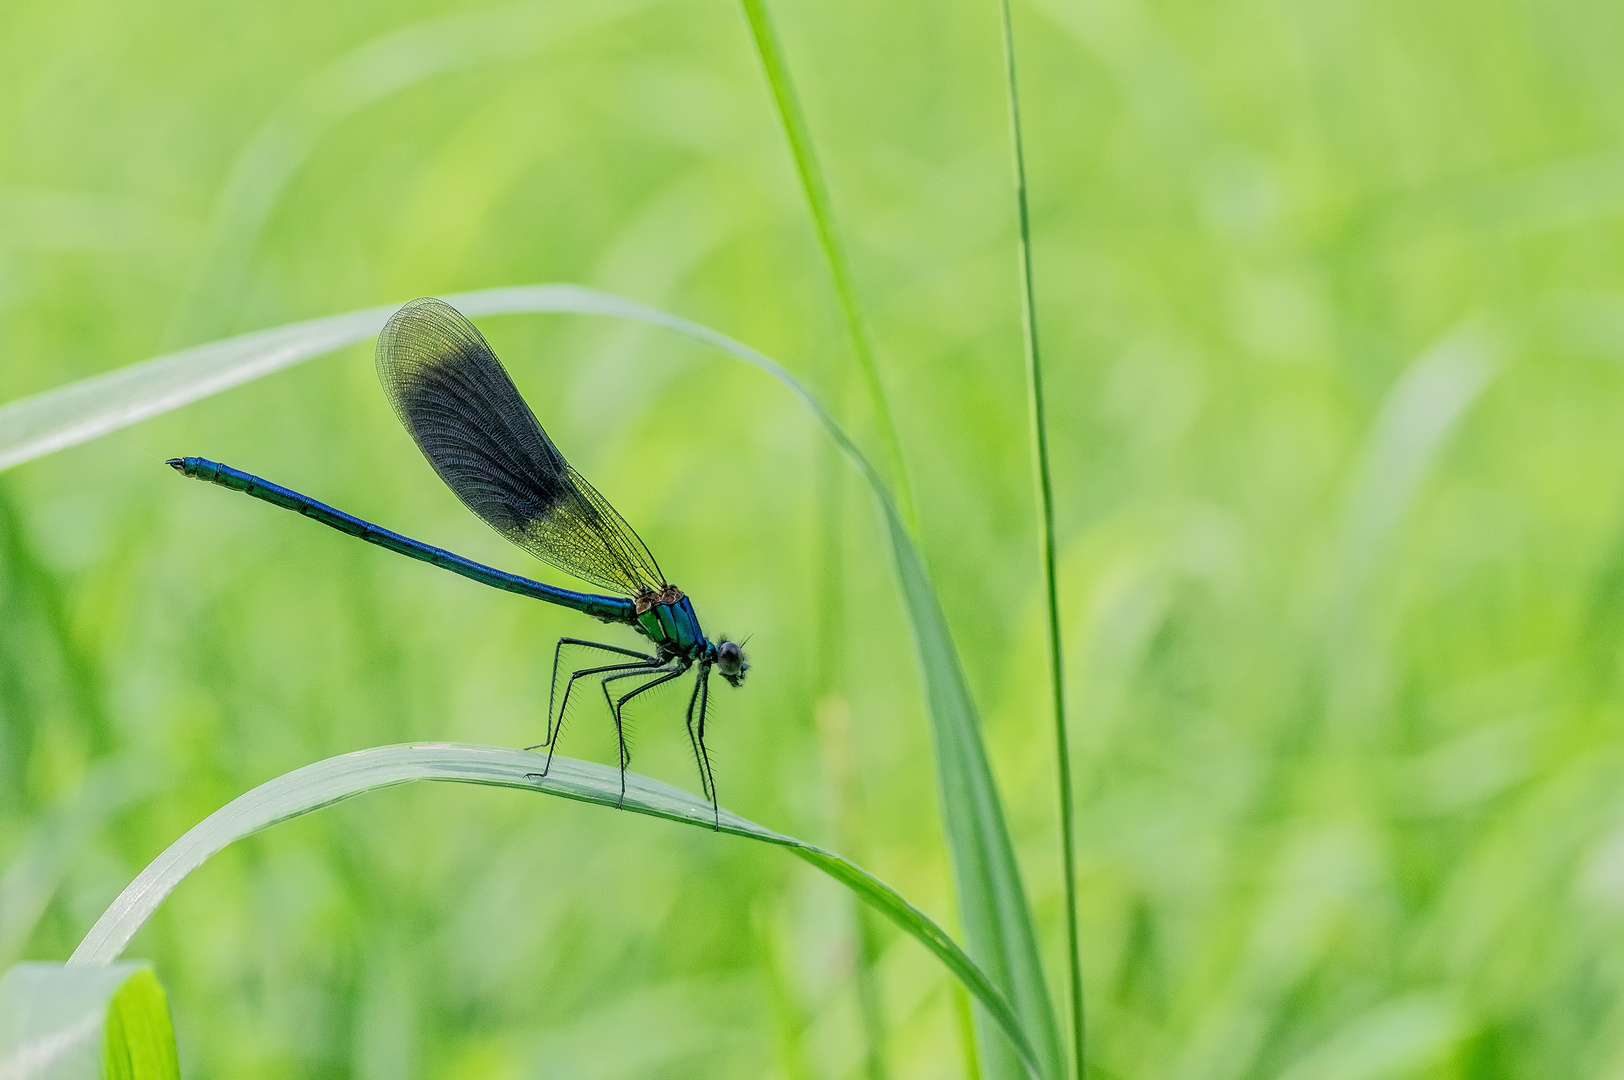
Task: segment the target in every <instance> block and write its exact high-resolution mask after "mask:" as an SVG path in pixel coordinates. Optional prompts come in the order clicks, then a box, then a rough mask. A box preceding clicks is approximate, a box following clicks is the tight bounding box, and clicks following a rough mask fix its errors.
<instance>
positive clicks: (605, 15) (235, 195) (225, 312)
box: [169, 0, 660, 343]
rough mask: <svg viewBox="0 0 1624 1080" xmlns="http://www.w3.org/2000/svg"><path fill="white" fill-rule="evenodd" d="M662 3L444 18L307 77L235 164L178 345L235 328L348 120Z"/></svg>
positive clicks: (525, 8)
mask: <svg viewBox="0 0 1624 1080" xmlns="http://www.w3.org/2000/svg"><path fill="white" fill-rule="evenodd" d="M658 2H660V0H597V2H595V3H593V4H589V5H574V4H566V5H560V4H554V3H534V2H526V3H519V4H512V5H509V6H506V7H499V8H492V9H490V10H486V11H474V12H468V13H457V14H452V15H444V16H438V17H435V18H431V19H425V20H423V21H421V22H417V23H413V24H411V25H409V26H405V27H401V28H398V29H395V30H391V31H390V32H388V33H387V34H383V35H381V36H379V37H377V38H374V39H373V40H371V41H368V42H365V43H363V44H362V45H360V46H358V47H357V48H355V49H353V50H351V51H350V52H348V53H346V54H344V55H343V56H341V57H339V58H338V59H336V60H334V61H332V62H331V63H329V64H328V65H327V66H326V67H323V68H321V69H320V70H319V71H316V72H315V73H313V74H312V75H310V76H309V77H307V78H306V79H305V80H304V81H303V82H302V83H301V84H300V85H299V87H298V89H297V90H295V91H294V92H293V93H292V94H290V95H289V96H288V97H287V98H286V99H285V100H284V101H282V103H281V104H280V105H278V106H277V108H276V109H275V111H274V112H272V114H271V115H270V116H269V117H267V118H266V120H265V122H264V123H263V124H261V125H260V127H259V130H258V131H256V132H255V133H254V135H253V137H252V138H250V139H249V140H248V142H247V143H246V144H245V145H244V146H243V148H242V149H241V150H240V151H239V152H238V154H237V156H236V159H235V160H234V161H233V162H232V163H231V168H230V170H229V171H228V172H227V174H226V179H225V183H224V184H223V186H222V187H221V189H220V194H219V196H218V197H217V199H216V201H215V205H214V210H213V212H212V215H211V219H210V224H209V233H208V236H207V237H206V239H205V240H204V243H203V248H202V251H203V254H202V258H201V260H200V261H199V262H198V264H197V267H196V268H195V270H194V271H193V272H192V274H191V284H190V285H189V286H188V289H187V293H186V296H185V298H184V300H183V302H182V305H181V309H180V312H179V314H178V315H177V317H176V319H175V323H174V326H173V327H172V328H171V331H170V334H169V340H170V341H171V342H174V343H179V342H183V341H188V340H195V339H196V338H198V337H208V336H212V335H213V334H215V333H219V332H222V331H224V330H226V329H228V328H229V326H230V323H231V321H232V315H233V314H234V313H235V312H236V310H237V307H238V303H239V301H240V298H241V295H242V292H243V287H244V284H245V281H246V279H247V277H248V274H249V271H250V266H251V263H252V261H253V254H254V249H255V248H256V247H257V246H258V244H259V237H260V233H261V232H262V231H263V229H264V227H265V223H266V222H267V221H268V220H270V217H271V214H272V212H273V211H274V210H275V209H276V203H277V201H278V200H279V199H280V198H281V197H282V193H283V192H284V191H285V190H286V189H287V187H288V184H289V183H290V182H292V180H293V178H294V177H295V176H297V175H298V173H299V170H300V169H302V168H303V167H304V164H305V162H306V161H307V160H309V158H310V155H311V154H312V153H314V152H315V150H316V147H317V145H318V144H319V143H320V142H321V139H322V138H323V136H325V135H326V134H327V132H329V131H331V130H332V129H333V128H334V127H335V126H336V125H338V124H339V123H340V122H342V121H343V120H344V119H345V118H346V117H349V116H351V115H353V114H354V113H357V112H359V111H360V110H362V109H365V108H367V107H368V106H371V105H373V104H376V103H377V102H379V101H382V100H384V99H386V98H388V97H390V96H391V95H394V94H398V93H401V92H402V91H405V90H409V89H411V88H412V87H414V86H417V85H420V84H421V83H423V82H426V81H428V80H430V79H433V78H436V77H438V76H441V75H450V74H454V73H456V72H461V71H467V70H469V69H472V68H478V67H482V66H488V65H496V64H502V63H507V62H511V61H514V60H518V59H521V58H523V57H526V56H531V55H534V54H536V53H540V52H543V51H545V50H547V49H549V48H555V47H557V46H559V45H561V44H563V43H565V42H568V41H569V40H570V39H571V38H573V37H575V36H577V35H579V34H581V33H584V32H586V31H589V30H591V29H594V28H596V27H598V26H601V25H604V24H606V23H609V22H613V21H615V20H617V19H620V18H622V17H624V16H626V15H629V14H631V13H632V12H635V11H639V10H641V9H643V8H646V7H649V6H652V5H653V4H655V3H658Z"/></svg>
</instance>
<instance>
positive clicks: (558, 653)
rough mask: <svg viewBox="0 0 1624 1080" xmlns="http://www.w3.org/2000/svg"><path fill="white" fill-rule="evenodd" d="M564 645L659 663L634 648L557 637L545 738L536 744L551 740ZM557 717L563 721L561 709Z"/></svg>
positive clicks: (529, 748)
mask: <svg viewBox="0 0 1624 1080" xmlns="http://www.w3.org/2000/svg"><path fill="white" fill-rule="evenodd" d="M566 645H579V646H581V647H582V648H587V649H596V650H598V651H599V652H607V653H619V654H620V655H621V656H630V657H634V658H635V659H638V660H642V661H645V662H647V663H650V664H658V663H659V661H658V660H656V659H655V658H654V657H652V656H650V655H648V654H647V653H640V652H637V651H636V650H634V649H623V648H621V647H620V646H619V645H605V644H604V643H603V642H601V641H587V640H586V639H584V638H572V637H567V638H559V639H558V644H557V645H555V646H553V678H552V681H551V682H549V683H548V684H547V738H546V740H545V741H544V742H539V743H537V744H536V746H550V745H551V744H552V741H553V697H554V696H555V695H556V694H557V693H558V662H559V660H560V659H561V658H562V657H563V655H564V646H566ZM564 697H565V701H566V702H567V701H568V700H569V690H568V689H566V690H565V691H564ZM558 719H559V722H560V723H562V722H563V719H564V714H563V712H562V711H560V712H559V714H558ZM535 748H536V747H535V746H529V747H526V748H525V749H527V750H534V749H535Z"/></svg>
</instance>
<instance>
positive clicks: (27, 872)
mask: <svg viewBox="0 0 1624 1080" xmlns="http://www.w3.org/2000/svg"><path fill="white" fill-rule="evenodd" d="M159 775H160V770H157V769H154V768H152V767H151V766H150V765H147V764H146V763H144V762H140V761H137V760H134V759H131V758H122V757H120V758H112V759H110V760H107V759H104V760H103V761H101V762H98V763H97V764H96V765H93V766H92V767H91V768H90V769H89V770H87V772H86V773H85V777H84V781H83V782H82V783H80V784H79V788H78V791H77V793H76V794H75V795H74V796H73V797H72V798H71V799H67V800H64V802H63V803H62V804H61V805H59V806H56V807H53V808H52V809H51V810H49V811H47V812H46V813H45V814H44V815H43V816H42V817H41V818H40V819H38V820H37V821H35V822H33V823H31V825H30V827H29V829H28V831H27V832H26V833H25V834H24V835H25V837H26V839H25V840H24V841H23V842H22V844H21V845H19V847H18V849H17V850H16V851H15V853H14V854H13V855H12V856H11V861H10V863H9V864H8V865H7V866H6V868H5V872H4V873H0V964H6V963H9V962H10V961H11V960H12V959H14V958H15V957H16V956H17V954H18V953H20V952H21V951H22V950H23V948H24V947H25V946H26V945H27V944H28V939H29V938H30V937H32V936H33V933H34V927H35V926H36V925H37V924H38V923H39V920H40V917H41V916H42V915H44V914H45V909H46V907H47V906H48V905H49V904H50V902H51V898H52V897H53V896H55V895H56V892H57V889H58V887H59V886H60V885H61V882H62V879H63V878H64V877H66V876H67V873H68V868H69V867H70V866H72V865H73V864H74V861H75V860H76V859H77V858H78V857H79V856H80V855H81V854H82V853H83V850H84V848H85V847H86V845H87V844H88V843H89V842H90V840H91V838H92V837H93V836H95V835H96V832H97V830H98V829H99V828H101V826H102V825H103V824H104V823H105V822H106V821H107V819H108V818H110V817H111V816H112V815H113V814H115V813H117V812H118V811H120V810H122V809H123V808H124V807H126V806H128V805H130V804H131V803H133V802H135V801H137V800H139V799H141V798H143V797H145V796H146V795H148V794H149V793H151V792H152V791H153V790H154V789H155V788H157V786H158V781H157V779H156V777H158V776H159ZM0 1077H3V1074H0Z"/></svg>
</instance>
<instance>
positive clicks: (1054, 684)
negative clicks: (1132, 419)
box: [999, 0, 1083, 1080]
mask: <svg viewBox="0 0 1624 1080" xmlns="http://www.w3.org/2000/svg"><path fill="white" fill-rule="evenodd" d="M999 10H1000V11H1001V13H1002V14H1003V22H1004V74H1005V76H1006V81H1007V83H1008V86H1009V131H1010V148H1011V150H1012V151H1013V156H1014V172H1015V212H1016V224H1017V226H1018V228H1017V232H1016V243H1017V252H1018V254H1019V256H1020V258H1019V273H1020V285H1021V330H1022V335H1021V336H1022V344H1023V345H1024V346H1025V352H1026V399H1027V411H1028V412H1029V413H1030V415H1031V423H1032V468H1033V471H1034V472H1035V473H1036V478H1037V496H1038V550H1039V552H1040V553H1041V555H1042V559H1043V587H1044V592H1045V593H1046V594H1047V595H1046V597H1045V598H1046V600H1047V601H1048V614H1049V626H1048V631H1049V693H1050V699H1051V706H1050V707H1051V717H1052V719H1053V721H1054V747H1055V770H1056V774H1057V776H1056V781H1057V784H1058V787H1059V789H1060V869H1061V873H1062V874H1063V875H1064V877H1065V889H1064V895H1065V899H1066V920H1065V921H1066V952H1067V955H1066V969H1067V975H1068V977H1069V981H1070V984H1071V985H1070V990H1071V1047H1072V1071H1073V1072H1074V1073H1075V1074H1076V1076H1077V1080H1082V1077H1083V966H1082V965H1083V946H1082V942H1081V941H1080V940H1079V937H1078V931H1077V839H1076V835H1075V828H1076V826H1075V823H1074V821H1073V813H1074V811H1073V808H1072V801H1073V799H1072V784H1071V740H1070V738H1069V737H1068V735H1067V731H1066V679H1065V655H1066V654H1065V651H1064V650H1063V649H1062V648H1061V642H1060V588H1059V585H1058V583H1057V582H1056V580H1055V554H1054V548H1055V539H1054V486H1053V484H1052V483H1051V482H1050V479H1049V427H1048V422H1047V419H1046V418H1045V416H1044V411H1043V363H1042V357H1041V356H1040V354H1039V352H1038V302H1037V294H1036V290H1035V288H1034V287H1033V284H1032V216H1031V213H1030V210H1029V208H1028V206H1027V199H1026V149H1025V147H1024V146H1023V145H1022V142H1021V98H1020V92H1019V87H1018V85H1017V83H1016V79H1015V23H1014V20H1013V19H1012V18H1011V17H1010V13H1009V0H999Z"/></svg>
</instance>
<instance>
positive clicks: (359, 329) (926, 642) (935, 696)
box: [0, 285, 1063, 1078]
mask: <svg viewBox="0 0 1624 1080" xmlns="http://www.w3.org/2000/svg"><path fill="white" fill-rule="evenodd" d="M443 299H444V300H445V301H446V302H448V303H450V304H451V305H452V306H454V307H456V308H457V309H458V310H459V311H461V312H462V313H463V314H465V315H468V316H471V317H472V316H480V315H499V314H518V313H520V312H570V313H573V314H579V315H609V316H614V317H616V318H623V319H632V320H635V321H638V322H642V323H646V324H649V325H652V326H659V327H662V328H664V329H666V330H670V331H672V332H673V333H676V334H679V335H681V336H683V337H686V338H688V339H690V340H692V341H696V342H699V343H701V344H703V345H707V346H709V347H711V348H713V349H716V350H717V351H718V352H722V353H726V354H727V355H729V356H732V357H734V358H735V359H738V360H742V361H744V362H745V363H747V364H750V365H752V366H754V367H757V368H760V369H761V370H762V371H765V372H767V373H768V374H769V375H771V376H772V377H773V378H775V379H777V380H778V381H779V382H780V383H782V384H783V385H784V386H786V387H788V388H789V390H790V392H791V393H793V394H794V395H795V396H796V397H797V398H798V399H800V401H801V403H802V404H803V405H805V406H806V408H807V410H808V411H810V412H811V413H812V415H813V417H814V418H816V420H817V421H818V423H819V424H821V425H822V426H823V429H824V431H825V432H826V433H827V434H828V436H829V437H830V438H831V439H833V440H834V443H835V445H836V446H837V447H838V448H839V449H840V451H841V453H842V454H843V455H845V457H846V459H847V460H848V461H849V462H850V463H851V465H852V467H853V468H855V469H856V470H857V471H858V472H859V473H861V474H862V475H863V477H864V479H866V480H867V481H868V483H869V487H870V488H871V489H872V491H873V493H874V498H875V499H876V501H877V502H878V504H879V507H880V513H881V519H882V520H883V521H884V523H885V527H886V534H887V536H888V538H889V539H890V542H891V553H892V558H893V561H894V563H895V565H896V569H897V578H898V582H899V584H900V585H901V587H902V594H903V602H904V607H905V610H906V611H907V614H908V619H909V624H910V626H911V628H912V630H913V637H914V645H915V648H916V649H917V651H918V656H919V665H920V670H921V674H922V677H923V680H924V683H925V691H926V700H927V704H928V706H929V716H930V722H931V731H932V736H933V741H934V746H935V751H936V771H937V785H938V787H939V789H940V791H941V801H942V814H943V817H944V819H945V826H946V827H945V830H944V831H945V832H946V834H947V839H948V845H949V848H950V853H951V856H952V863H953V873H954V878H955V884H956V891H957V895H958V902H959V911H960V918H961V919H962V921H963V923H964V933H965V937H966V940H967V943H968V945H969V948H970V952H971V955H973V956H974V957H975V959H976V963H977V964H978V965H980V968H981V969H982V970H983V971H985V972H986V973H987V975H988V976H989V977H990V978H991V979H992V981H993V982H994V983H995V984H997V985H998V986H999V987H1001V988H1002V989H1003V991H1004V993H1005V994H1006V996H1007V997H1008V1000H1009V1003H1010V1006H1011V1007H1012V1008H1013V1009H1014V1011H1015V1014H1016V1015H1017V1016H1019V1017H1020V1020H1021V1025H1022V1028H1023V1030H1024V1031H1025V1032H1026V1034H1027V1036H1028V1037H1029V1038H1030V1040H1031V1043H1032V1045H1033V1046H1034V1047H1035V1048H1036V1050H1037V1060H1038V1062H1039V1064H1040V1066H1041V1069H1040V1071H1041V1073H1042V1075H1043V1076H1045V1077H1051V1078H1058V1077H1059V1076H1061V1075H1062V1072H1063V1066H1062V1054H1061V1050H1060V1033H1059V1029H1058V1027H1057V1025H1056V1023H1055V1015H1054V1009H1053V1007H1052V1005H1051V1003H1050V1001H1049V989H1048V985H1047V983H1046V982H1045V980H1044V975H1043V967H1042V961H1041V959H1040V957H1039V954H1038V946H1037V932H1036V930H1035V928H1034V927H1033V924H1032V913H1031V909H1030V908H1029V907H1028V906H1027V903H1026V894H1025V890H1024V888H1023V886H1022V884H1021V878H1020V868H1019V866H1018V865H1017V863H1016V860H1015V848H1014V845H1013V844H1012V843H1011V841H1010V838H1009V829H1008V827H1007V825H1006V824H1005V821H1004V811H1003V804H1002V802H1001V801H1000V799H999V797H998V791H997V786H996V785H995V783H994V782H993V776H992V767H991V765H990V764H989V762H988V760H987V748H986V745H985V744H984V743H983V742H982V740H981V721H980V717H979V714H978V713H977V710H976V706H975V701H974V699H973V698H972V697H971V696H970V688H969V685H968V683H967V682H966V680H965V677H964V668H963V665H962V664H960V662H959V654H958V650H957V648H956V647H955V646H954V644H953V637H952V634H951V633H950V632H949V630H948V626H947V617H946V616H945V615H944V614H943V612H942V606H941V603H940V601H939V600H938V599H937V596H936V591H935V589H934V587H933V586H932V585H931V582H930V576H929V573H928V571H927V570H926V568H925V564H924V560H923V559H922V558H921V557H920V554H919V550H918V548H917V547H915V546H914V542H913V540H912V538H911V536H910V534H909V531H908V528H907V526H906V525H905V524H904V523H903V520H902V517H901V514H900V513H899V512H898V510H897V506H896V503H895V502H894V501H893V500H892V498H891V495H890V492H889V490H888V489H887V487H886V485H885V480H884V478H883V477H881V476H880V474H879V472H878V471H877V470H876V469H875V468H874V466H873V465H872V464H871V463H870V462H869V460H868V459H867V458H865V457H864V456H863V454H862V451H860V450H859V449H858V448H857V444H856V443H854V442H853V441H852V440H851V437H850V436H848V435H847V434H846V432H845V431H844V430H842V429H841V427H840V425H839V424H838V423H836V422H835V419H834V417H833V416H831V415H830V414H829V412H828V410H826V409H825V408H824V407H823V405H822V404H821V403H819V401H818V400H817V399H816V398H814V397H813V396H812V395H811V394H810V393H809V392H808V391H807V390H806V388H805V387H803V386H802V385H801V384H800V383H799V382H798V381H796V379H795V377H794V376H793V375H791V374H790V373H789V372H788V371H786V370H785V369H784V368H783V367H782V366H781V365H780V364H778V363H777V362H776V361H774V360H772V359H771V358H769V357H767V356H765V355H763V354H762V353H759V352H757V351H756V350H755V349H752V348H750V347H749V346H748V345H744V344H742V343H740V342H738V341H735V340H733V339H732V338H730V337H728V336H727V335H725V334H721V333H718V332H717V331H715V330H712V329H710V328H709V327H705V326H701V325H700V324H698V323H695V322H690V321H689V320H687V319H682V318H679V317H677V316H675V315H670V314H667V313H666V312H663V311H660V310H658V309H655V308H651V307H648V306H646V305H643V304H639V303H636V302H634V301H631V300H625V299H622V298H621V297H618V296H612V295H610V294H608V293H602V292H598V291H596V290H593V289H587V288H582V287H580V286H577V285H519V286H512V287H508V288H497V289H482V290H480V291H478V292H470V293H459V294H452V295H449V296H445V297H443ZM396 306H397V305H391V306H388V307H377V308H368V309H366V310H363V311H356V312H350V313H348V314H344V315H332V316H329V317H327V318H324V319H313V320H311V321H309V322H303V323H293V324H290V325H287V326H282V327H277V328H275V329H271V330H262V331H259V332H257V333H253V334H246V335H243V336H241V337H236V338H228V339H226V340H224V341H217V342H213V343H212V344H208V345H200V346H197V347H196V348H192V349H187V350H184V351H182V352H178V353H174V354H171V355H169V356H162V357H158V358H156V359H153V360H147V361H144V362H142V363H139V364H133V365H131V366H129V367H126V368H121V369H119V370H116V371H112V372H108V373H107V374H104V375H99V376H95V377H93V378H90V379H85V380H83V381H81V382H77V383H72V384H70V385H68V386H65V387H61V388H59V389H56V390H50V391H47V392H45V393H43V394H37V395H35V396H34V397H31V398H25V399H23V400H21V401H16V402H12V403H11V404H9V405H5V406H3V407H0V468H5V467H6V466H9V465H15V464H17V463H19V462H22V461H26V460H28V459H30V458H33V457H38V456H40V455H42V454H46V453H49V452H50V451H52V450H57V449H61V448H63V447H66V446H71V445H74V444H75V443H79V442H84V441H85V440H87V439H92V438H95V437H97V436H99V435H105V434H107V433H109V432H111V431H116V430H117V429H119V428H121V427H124V426H125V425H127V424H132V423H135V422H136V421H138V420H144V419H147V418H149V417H153V416H157V415H159V414H160V413H163V412H167V411H168V410H170V409H174V408H178V407H180V406H181V405H185V404H187V403H189V402H192V401H196V400H198V399H200V398H204V397H207V396H209V395H210V394H213V393H216V392H218V391H221V390H225V389H228V388H230V387H233V386H237V385H240V384H242V383H244V382H247V381H249V380H251V379H254V378H257V377H258V376H260V375H266V374H269V373H271V372H273V371H277V370H280V369H282V368H285V367H289V366H291V365H293V364H296V363H298V362H299V361H301V360H306V359H309V358H311V357H314V356H319V355H321V354H322V353H326V352H331V351H332V350H334V349H337V348H340V347H341V346H344V345H348V344H351V343H353V342H356V341H362V340H365V339H366V338H369V337H372V336H374V335H376V334H377V332H378V331H379V330H380V329H382V327H383V324H384V322H385V321H386V320H387V319H388V317H389V315H390V314H391V313H393V311H394V310H395V307H396Z"/></svg>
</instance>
